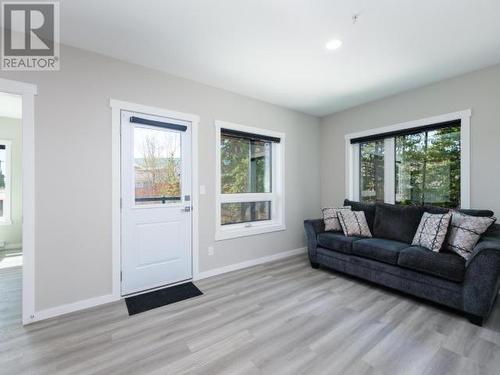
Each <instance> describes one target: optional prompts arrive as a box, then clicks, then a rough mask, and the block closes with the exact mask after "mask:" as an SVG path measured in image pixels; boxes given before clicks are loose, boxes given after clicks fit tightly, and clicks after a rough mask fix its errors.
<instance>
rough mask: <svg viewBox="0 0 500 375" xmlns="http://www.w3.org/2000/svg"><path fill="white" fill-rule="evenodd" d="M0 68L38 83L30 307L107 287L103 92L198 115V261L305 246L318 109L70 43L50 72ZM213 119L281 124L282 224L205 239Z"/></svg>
mask: <svg viewBox="0 0 500 375" xmlns="http://www.w3.org/2000/svg"><path fill="white" fill-rule="evenodd" d="M0 76H1V77H2V78H8V79H14V80H19V81H25V82H30V83H35V84H37V85H38V96H37V97H36V113H35V126H36V130H35V137H36V141H35V142H36V244H37V249H36V264H35V270H36V275H35V276H36V278H35V284H36V290H35V296H36V301H35V303H36V310H42V309H46V308H49V307H54V306H58V305H62V304H66V303H71V302H75V301H79V300H84V299H87V298H92V297H97V296H102V295H106V294H110V293H111V111H110V108H109V99H110V97H111V98H114V99H119V100H125V101H130V102H136V103H140V104H146V105H150V106H157V107H161V108H167V109H171V110H175V111H181V112H187V113H193V114H197V115H199V116H200V118H201V123H200V130H199V138H200V143H199V150H198V151H199V155H200V165H199V169H200V178H199V183H200V184H203V185H206V187H207V194H206V195H203V196H200V228H199V229H200V233H199V235H200V271H207V270H210V269H213V268H218V267H222V266H225V265H230V264H233V263H238V262H242V261H246V260H250V259H255V258H259V257H263V256H269V255H273V254H276V253H279V252H282V251H286V250H292V249H297V248H300V247H303V246H305V242H304V236H303V228H302V220H303V219H304V218H306V217H311V216H317V214H318V211H319V208H320V204H319V181H320V176H319V170H318V168H316V166H317V165H318V163H319V151H318V144H319V126H318V124H319V121H318V119H316V118H314V117H312V116H307V115H304V114H300V113H298V112H294V111H290V110H287V109H284V108H280V107H277V106H274V105H271V104H266V103H264V102H261V101H258V100H254V99H250V98H246V97H243V96H239V95H236V94H232V93H230V92H227V91H223V90H219V89H215V88H212V87H208V86H205V85H202V84H198V83H195V82H192V81H189V80H185V79H180V78H176V77H172V76H169V75H166V74H163V73H160V72H158V71H154V70H150V69H146V68H143V67H140V66H136V65H131V64H127V63H124V62H120V61H118V60H115V59H111V58H107V57H104V56H101V55H97V54H94V53H89V52H85V51H82V50H78V49H74V48H70V47H63V48H62V51H61V71H59V72H1V73H0ZM216 119H218V120H226V121H231V122H236V123H241V124H245V125H249V126H256V127H262V128H266V129H272V130H277V131H281V132H284V133H286V185H285V186H286V225H287V230H286V231H283V232H275V233H270V234H264V235H258V236H252V237H245V238H240V239H234V240H227V241H221V242H215V241H214V233H215V196H214V194H215V180H214V175H215V145H214V142H215V128H214V124H213V123H214V120H216ZM211 245H212V246H214V247H215V255H213V256H208V254H207V248H208V246H211Z"/></svg>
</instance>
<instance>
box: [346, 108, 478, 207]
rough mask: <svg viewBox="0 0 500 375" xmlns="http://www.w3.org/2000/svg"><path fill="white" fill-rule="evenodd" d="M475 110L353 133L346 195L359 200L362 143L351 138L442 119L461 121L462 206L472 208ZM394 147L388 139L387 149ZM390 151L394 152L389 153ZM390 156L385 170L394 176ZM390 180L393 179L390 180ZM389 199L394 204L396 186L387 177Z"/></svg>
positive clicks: (348, 150)
mask: <svg viewBox="0 0 500 375" xmlns="http://www.w3.org/2000/svg"><path fill="white" fill-rule="evenodd" d="M471 116H472V110H471V109H467V110H463V111H459V112H452V113H447V114H444V115H439V116H433V117H427V118H423V119H420V120H414V121H408V122H403V123H399V124H395V125H390V126H384V127H380V128H374V129H370V130H365V131H362V132H357V133H351V134H347V135H346V136H345V142H346V143H345V145H346V146H345V147H346V148H345V149H346V171H345V173H346V177H345V178H346V195H347V197H348V198H349V199H350V200H355V201H359V144H351V139H353V138H360V137H367V136H371V135H376V134H380V133H388V132H392V131H398V130H406V129H412V128H416V127H419V126H425V125H429V124H438V123H441V122H447V121H453V120H460V121H461V127H460V146H461V150H460V152H461V154H460V166H461V167H460V185H461V186H460V191H461V195H460V207H461V208H470V152H471V151H470V124H471ZM389 148H394V139H393V138H392V139H386V140H385V149H389ZM389 154H390V155H389ZM389 154H388V155H389V157H386V158H385V159H384V160H385V165H384V167H385V168H386V169H385V171H386V172H387V173H388V174H389V175H391V176H393V175H394V168H395V166H394V154H393V153H392V154H391V153H389ZM387 180H390V181H387ZM384 181H385V185H384V191H385V193H384V194H385V202H386V203H394V200H395V186H394V180H393V179H384Z"/></svg>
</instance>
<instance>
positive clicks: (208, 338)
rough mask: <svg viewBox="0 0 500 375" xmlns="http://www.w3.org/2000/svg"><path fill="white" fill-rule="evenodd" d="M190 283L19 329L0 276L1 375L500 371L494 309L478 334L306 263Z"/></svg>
mask: <svg viewBox="0 0 500 375" xmlns="http://www.w3.org/2000/svg"><path fill="white" fill-rule="evenodd" d="M196 284H197V285H198V287H199V288H200V289H201V290H202V291H203V292H204V295H203V296H200V297H197V298H194V299H190V300H187V301H183V302H179V303H176V304H173V305H169V306H165V307H163V308H158V309H155V310H152V311H149V312H146V313H143V314H139V315H135V316H133V317H129V316H128V315H127V311H126V308H125V304H124V302H123V301H120V302H118V303H113V304H109V305H105V306H101V307H98V308H94V309H91V310H87V311H83V312H79V313H75V314H71V315H67V316H64V317H61V318H57V319H53V320H49V321H45V322H40V323H36V324H33V325H30V326H28V327H24V328H23V327H22V326H21V325H20V322H21V319H20V300H21V298H20V297H21V296H20V294H21V273H20V268H19V267H17V268H9V269H4V270H0V287H1V292H0V294H1V299H0V329H1V332H0V337H1V339H0V373H2V374H16V375H17V374H50V375H54V374H106V375H108V374H150V373H151V374H168V375H170V374H203V375H207V374H273V375H274V374H308V375H309V374H328V375H331V374H354V375H358V374H383V375H390V374H397V375H402V374H439V375H445V374H467V375H472V374H500V311H499V307H498V306H497V307H496V308H495V311H494V312H493V315H492V316H491V318H490V319H489V321H488V322H487V323H486V325H485V327H483V328H480V327H477V326H474V325H472V324H470V323H469V322H468V321H467V320H466V319H465V318H463V317H462V316H460V315H457V314H455V313H452V312H450V311H447V310H443V309H440V308H438V307H436V306H433V305H430V304H425V303H422V302H419V301H417V300H414V299H412V298H410V297H406V296H403V295H401V294H399V293H396V292H392V291H389V290H387V289H382V288H379V287H376V286H374V285H371V284H368V283H364V282H361V281H359V280H356V279H352V278H349V277H347V276H343V275H341V274H335V273H332V272H329V271H325V270H314V269H312V268H310V267H309V264H308V261H307V259H306V257H305V256H296V257H293V258H288V259H285V260H281V261H277V262H273V263H269V264H266V265H261V266H256V267H253V268H249V269H245V270H241V271H236V272H233V273H230V274H226V275H221V276H218V277H213V278H210V279H206V280H202V281H199V282H197V283H196Z"/></svg>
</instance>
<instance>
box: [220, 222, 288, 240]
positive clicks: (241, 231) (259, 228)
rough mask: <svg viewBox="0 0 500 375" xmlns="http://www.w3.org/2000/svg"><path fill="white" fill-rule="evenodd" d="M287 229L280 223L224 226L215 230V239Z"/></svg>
mask: <svg viewBox="0 0 500 375" xmlns="http://www.w3.org/2000/svg"><path fill="white" fill-rule="evenodd" d="M285 229H286V226H285V224H279V223H278V224H276V223H273V224H266V225H255V226H251V227H245V226H240V225H238V226H233V227H227V228H223V227H222V228H219V229H218V230H217V231H216V232H215V240H216V241H223V240H228V239H231V238H239V237H248V236H255V235H258V234H264V233H271V232H279V231H283V230H285Z"/></svg>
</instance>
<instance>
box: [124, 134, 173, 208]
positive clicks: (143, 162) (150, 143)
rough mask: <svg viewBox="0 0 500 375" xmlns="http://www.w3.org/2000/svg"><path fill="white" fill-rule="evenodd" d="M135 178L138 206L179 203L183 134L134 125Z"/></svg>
mask: <svg viewBox="0 0 500 375" xmlns="http://www.w3.org/2000/svg"><path fill="white" fill-rule="evenodd" d="M134 175H135V203H136V205H147V204H162V203H178V202H180V200H181V135H180V133H179V132H176V131H171V130H166V129H160V128H158V129H153V128H146V127H139V126H135V127H134Z"/></svg>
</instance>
